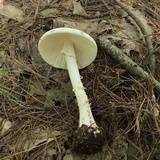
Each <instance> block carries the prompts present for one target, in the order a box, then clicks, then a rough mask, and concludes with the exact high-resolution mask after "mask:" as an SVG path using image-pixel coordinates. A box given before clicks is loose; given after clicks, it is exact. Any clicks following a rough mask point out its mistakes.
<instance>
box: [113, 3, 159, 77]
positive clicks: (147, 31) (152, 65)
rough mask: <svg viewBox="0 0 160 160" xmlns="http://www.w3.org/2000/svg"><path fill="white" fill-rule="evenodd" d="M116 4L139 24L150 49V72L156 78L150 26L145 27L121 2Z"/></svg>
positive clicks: (148, 57)
mask: <svg viewBox="0 0 160 160" xmlns="http://www.w3.org/2000/svg"><path fill="white" fill-rule="evenodd" d="M115 2H116V3H117V4H118V5H119V6H120V7H121V8H122V9H124V11H126V12H127V13H128V15H129V16H130V17H131V18H132V19H133V20H134V21H135V22H136V23H137V25H138V26H139V28H140V29H141V32H142V34H143V35H144V39H145V41H146V44H147V47H148V55H147V58H146V60H147V62H148V61H149V62H148V63H147V64H149V68H150V72H151V74H152V75H153V76H154V73H155V63H156V60H155V54H154V48H153V45H152V41H151V38H150V34H151V33H150V31H149V30H148V26H145V25H144V24H143V22H141V20H140V19H139V18H138V17H137V16H136V15H135V14H134V13H133V12H132V11H131V10H130V9H129V8H128V7H127V6H126V5H125V4H123V3H122V2H121V1H120V0H115Z"/></svg>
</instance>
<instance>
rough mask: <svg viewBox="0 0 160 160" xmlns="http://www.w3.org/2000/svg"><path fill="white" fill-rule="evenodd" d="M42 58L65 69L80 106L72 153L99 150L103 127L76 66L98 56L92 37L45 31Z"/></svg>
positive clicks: (75, 32)
mask: <svg viewBox="0 0 160 160" xmlns="http://www.w3.org/2000/svg"><path fill="white" fill-rule="evenodd" d="M38 49H39V52H40V54H41V56H42V58H43V59H44V60H45V61H46V62H47V63H48V64H50V65H52V66H54V67H56V68H61V69H67V70H68V72H69V76H70V80H71V83H72V86H73V91H74V93H75V95H76V99H77V103H78V107H79V128H78V130H77V131H76V134H75V136H74V140H73V143H72V149H73V150H74V151H75V152H80V153H85V154H91V153H96V152H98V151H100V150H101V148H102V146H103V144H104V142H105V133H104V130H103V128H101V127H98V126H97V124H96V122H95V120H94V118H93V115H92V111H91V106H90V103H89V100H88V97H87V95H86V92H85V90H84V87H83V84H82V81H81V77H80V74H79V70H78V69H82V68H84V67H86V66H88V65H89V64H91V63H92V62H93V61H94V59H95V58H96V55H97V45H96V43H95V41H94V40H93V38H91V37H90V36H89V35H88V34H86V33H84V32H83V31H80V30H77V29H71V28H56V29H52V30H50V31H48V32H46V33H45V34H44V35H43V36H42V37H41V39H40V40H39V44H38Z"/></svg>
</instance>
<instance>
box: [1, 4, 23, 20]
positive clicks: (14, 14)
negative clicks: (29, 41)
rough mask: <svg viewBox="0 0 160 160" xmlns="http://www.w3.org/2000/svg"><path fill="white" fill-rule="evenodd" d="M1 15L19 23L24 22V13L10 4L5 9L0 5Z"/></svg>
mask: <svg viewBox="0 0 160 160" xmlns="http://www.w3.org/2000/svg"><path fill="white" fill-rule="evenodd" d="M1 3H2V2H1ZM0 14H2V15H4V16H5V17H8V18H11V19H14V20H17V21H19V22H21V21H23V20H24V17H23V15H24V14H23V11H22V10H21V9H19V8H16V7H14V6H12V5H10V4H8V5H4V6H3V7H1V5H0Z"/></svg>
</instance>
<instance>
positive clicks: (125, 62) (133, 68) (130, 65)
mask: <svg viewBox="0 0 160 160" xmlns="http://www.w3.org/2000/svg"><path fill="white" fill-rule="evenodd" d="M99 45H100V46H101V47H102V48H104V49H105V51H106V52H107V54H108V55H110V56H111V57H112V58H113V59H114V60H116V61H117V62H118V63H120V65H122V66H123V67H125V68H126V69H127V71H128V72H129V73H131V74H132V75H135V76H138V77H140V78H143V79H145V80H147V81H149V82H151V84H152V85H153V87H154V88H155V89H156V91H157V92H158V93H159V94H160V83H159V82H158V81H157V80H156V79H155V78H154V77H153V76H152V75H150V74H149V73H148V72H146V71H144V70H143V68H141V67H140V66H139V65H138V64H136V63H135V62H134V61H133V60H131V59H130V58H129V57H128V56H127V55H126V54H125V53H123V52H122V51H121V50H120V49H119V48H117V47H116V46H115V45H113V44H112V43H111V42H110V41H109V40H108V39H107V38H105V36H100V37H99Z"/></svg>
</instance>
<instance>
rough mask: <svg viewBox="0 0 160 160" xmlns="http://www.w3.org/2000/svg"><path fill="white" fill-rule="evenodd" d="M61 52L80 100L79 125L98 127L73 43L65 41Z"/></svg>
mask: <svg viewBox="0 0 160 160" xmlns="http://www.w3.org/2000/svg"><path fill="white" fill-rule="evenodd" d="M61 53H62V54H64V55H65V58H66V63H67V68H68V72H69V76H70V80H71V83H72V86H73V91H74V93H75V95H76V98H77V102H78V107H79V127H81V126H82V124H85V125H87V126H90V125H92V126H93V127H94V126H95V127H96V126H97V125H96V123H95V120H94V118H93V115H92V111H91V107H90V104H89V100H88V97H87V95H86V92H85V90H84V87H83V84H82V81H81V78H80V74H79V70H78V66H77V60H76V55H75V51H74V46H73V43H72V42H70V41H66V42H65V43H64V46H63V49H62V51H61Z"/></svg>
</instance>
